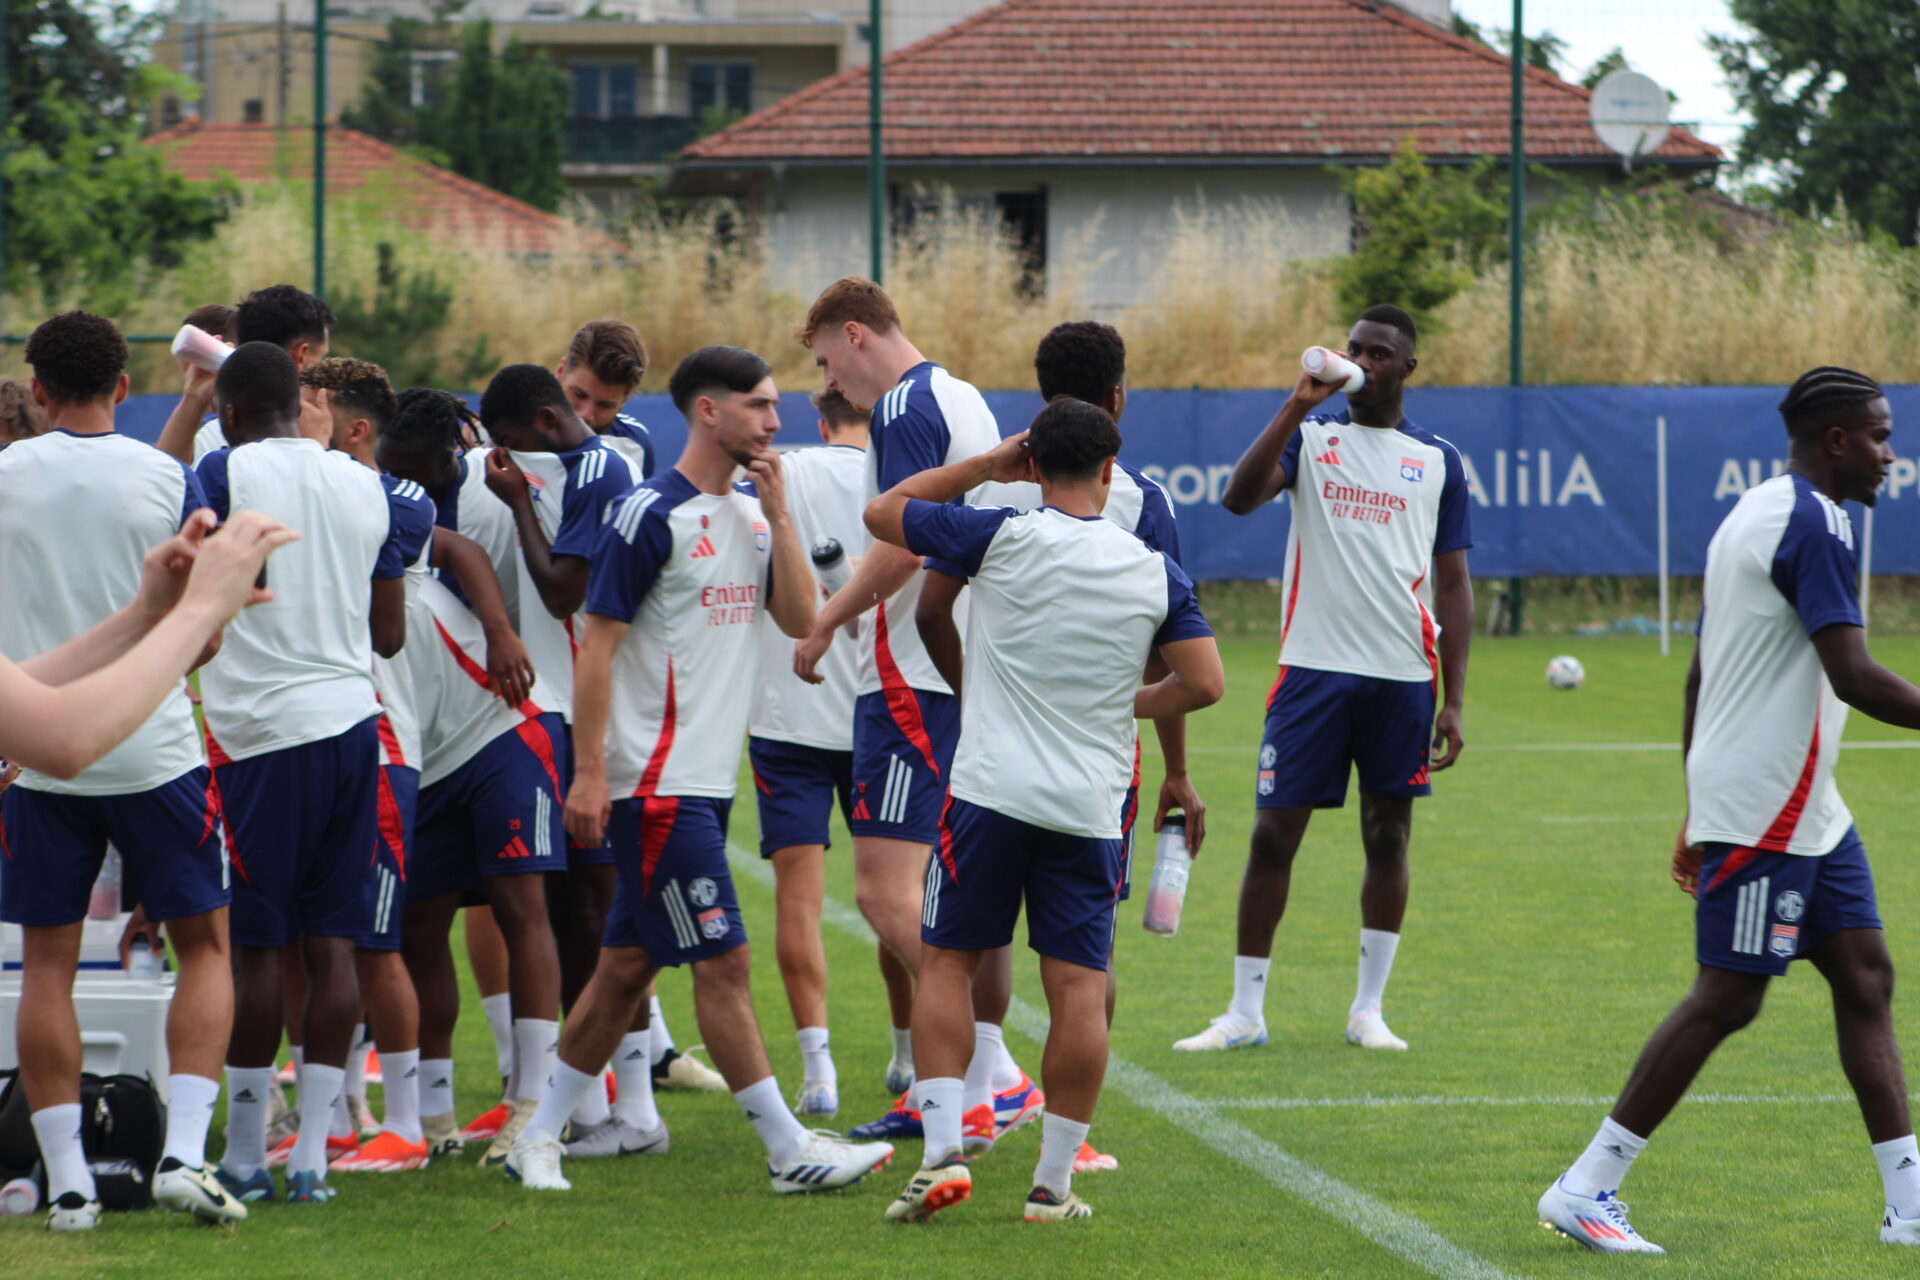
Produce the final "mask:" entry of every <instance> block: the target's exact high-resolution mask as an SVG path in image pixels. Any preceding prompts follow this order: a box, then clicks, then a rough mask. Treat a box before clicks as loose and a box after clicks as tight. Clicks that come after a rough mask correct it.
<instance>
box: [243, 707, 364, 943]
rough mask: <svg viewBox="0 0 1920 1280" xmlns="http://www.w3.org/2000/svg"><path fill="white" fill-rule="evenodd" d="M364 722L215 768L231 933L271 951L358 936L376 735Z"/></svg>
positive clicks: (362, 926)
mask: <svg viewBox="0 0 1920 1280" xmlns="http://www.w3.org/2000/svg"><path fill="white" fill-rule="evenodd" d="M378 719H379V717H377V716H369V717H368V718H367V719H365V720H362V721H361V722H360V723H359V724H357V725H355V726H353V728H351V729H349V730H347V731H346V732H345V733H343V734H341V735H339V736H338V737H334V738H325V739H322V740H321V741H319V742H309V743H305V744H303V745H301V746H297V747H288V748H286V749H285V750H284V751H269V752H267V753H266V754H265V755H258V756H253V757H251V758H249V759H246V760H235V761H231V762H229V763H226V764H219V765H215V766H214V770H213V777H214V781H215V782H216V783H218V784H219V787H220V805H221V812H222V813H223V814H224V815H225V817H226V824H227V854H228V856H229V857H230V858H231V859H232V861H233V917H232V926H231V928H232V934H233V941H234V942H235V944H237V945H239V946H243V947H278V946H284V945H285V944H286V943H289V942H291V941H293V940H294V939H295V938H297V937H299V936H300V935H302V934H307V933H311V934H316V935H318V936H320V937H324V938H358V937H360V936H361V935H362V934H364V933H366V932H367V931H368V928H369V926H370V925H371V923H372V921H373V899H374V862H373V842H374V838H375V836H376V835H377V834H378V831H379V794H380V754H381V753H380V736H379V733H378V731H377V730H376V729H375V727H374V726H375V722H376V721H377V720H378Z"/></svg>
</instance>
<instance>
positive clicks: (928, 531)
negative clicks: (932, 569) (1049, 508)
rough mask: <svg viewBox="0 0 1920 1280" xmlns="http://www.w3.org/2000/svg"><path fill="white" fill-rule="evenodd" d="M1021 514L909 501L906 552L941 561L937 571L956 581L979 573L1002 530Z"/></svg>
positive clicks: (1008, 509) (1001, 509)
mask: <svg viewBox="0 0 1920 1280" xmlns="http://www.w3.org/2000/svg"><path fill="white" fill-rule="evenodd" d="M1019 514H1020V513H1019V512H1017V511H1015V510H1014V509H1013V508H1012V507H965V506H960V505H958V504H957V503H950V502H946V503H943V502H922V501H920V499H918V498H909V499H907V509H906V511H905V513H904V514H903V515H902V516H901V519H900V523H901V527H902V528H903V529H904V530H905V532H906V535H907V550H909V551H911V552H913V554H915V555H917V556H929V557H932V558H933V559H935V560H937V561H940V562H941V563H940V564H938V565H937V566H936V567H937V568H938V569H939V570H940V572H942V573H946V574H951V575H952V576H954V577H956V578H971V577H972V576H973V575H974V574H976V573H979V572H980V561H981V559H982V558H983V557H985V556H986V554H987V548H988V547H990V546H992V545H993V536H994V535H995V534H996V533H999V532H1000V526H1001V525H1003V524H1005V523H1006V522H1007V521H1009V520H1011V519H1012V518H1013V517H1014V516H1016V515H1019Z"/></svg>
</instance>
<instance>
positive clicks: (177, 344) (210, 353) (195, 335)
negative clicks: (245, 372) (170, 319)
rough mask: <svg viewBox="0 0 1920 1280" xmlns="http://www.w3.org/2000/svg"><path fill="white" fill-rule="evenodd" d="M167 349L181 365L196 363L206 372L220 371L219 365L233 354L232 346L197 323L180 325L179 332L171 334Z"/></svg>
mask: <svg viewBox="0 0 1920 1280" xmlns="http://www.w3.org/2000/svg"><path fill="white" fill-rule="evenodd" d="M169 350H171V351H172V352H173V358H174V359H176V360H178V361H179V362H180V363H181V364H182V365H189V364H191V365H197V366H198V367H200V368H202V369H205V370H206V371H207V372H208V373H218V372H220V366H221V365H223V364H225V363H226V362H227V357H228V356H230V355H232V354H233V348H232V347H230V346H228V345H227V344H226V342H225V341H224V340H222V339H220V338H216V337H214V336H213V335H212V334H210V333H208V332H207V331H206V330H205V329H202V328H201V327H200V326H199V325H197V324H183V325H181V326H180V332H178V333H176V334H174V335H173V343H172V345H171V346H170V347H169Z"/></svg>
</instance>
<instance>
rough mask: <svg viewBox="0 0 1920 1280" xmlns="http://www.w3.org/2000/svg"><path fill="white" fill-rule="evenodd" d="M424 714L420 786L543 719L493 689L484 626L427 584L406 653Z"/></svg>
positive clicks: (436, 585) (447, 592)
mask: <svg viewBox="0 0 1920 1280" xmlns="http://www.w3.org/2000/svg"><path fill="white" fill-rule="evenodd" d="M402 656H404V657H405V658H407V660H408V662H407V665H408V668H409V669H410V671H411V672H412V674H413V682H414V690H415V693H416V696H417V698H418V705H419V707H420V711H421V716H422V721H423V723H422V733H421V750H422V760H421V765H420V785H421V786H423V787H430V786H432V785H433V784H434V783H436V782H440V781H442V780H444V779H445V778H447V777H448V776H449V775H450V774H452V773H453V772H454V771H455V770H457V769H459V768H460V766H461V765H464V764H466V763H467V761H469V760H471V759H473V758H474V757H475V756H477V755H479V754H480V752H481V750H482V749H483V748H484V747H486V745H487V744H488V743H490V742H492V741H493V740H494V739H495V738H498V737H499V736H500V735H501V734H503V733H511V732H513V731H514V730H516V729H518V728H519V727H520V726H521V725H522V724H524V723H526V722H527V721H528V720H529V719H531V718H533V717H534V716H537V715H538V714H539V710H540V709H539V708H538V707H536V706H532V705H531V704H528V705H523V706H521V707H514V706H511V705H510V704H508V703H506V702H503V701H501V699H500V698H499V697H497V696H496V695H495V694H494V692H493V690H492V689H491V688H490V687H489V686H488V683H487V640H486V635H485V633H484V632H483V631H482V630H481V627H480V620H479V619H478V618H476V617H474V616H473V614H472V612H471V611H470V610H469V609H468V608H467V606H466V605H465V604H464V603H462V602H461V600H460V598H459V597H458V596H456V595H454V593H453V591H452V589H451V588H449V587H448V586H446V584H444V583H442V582H440V581H438V580H436V579H428V580H427V581H426V582H425V583H423V584H422V585H421V587H420V594H419V596H418V598H416V599H415V601H414V602H413V605H412V607H411V609H410V610H409V612H408V615H407V647H406V649H405V650H403V651H402Z"/></svg>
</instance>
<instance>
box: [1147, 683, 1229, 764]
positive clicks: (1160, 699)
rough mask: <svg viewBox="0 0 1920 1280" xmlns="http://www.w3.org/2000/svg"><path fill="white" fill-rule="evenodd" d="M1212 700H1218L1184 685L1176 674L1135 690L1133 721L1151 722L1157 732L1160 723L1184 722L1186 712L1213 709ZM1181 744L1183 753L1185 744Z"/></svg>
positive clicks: (1186, 684)
mask: <svg viewBox="0 0 1920 1280" xmlns="http://www.w3.org/2000/svg"><path fill="white" fill-rule="evenodd" d="M1215 701H1217V698H1214V697H1208V696H1207V693H1206V691H1205V690H1202V689H1198V688H1196V687H1195V686H1193V685H1191V684H1189V683H1187V682H1186V681H1185V680H1182V679H1181V678H1180V675H1179V673H1178V672H1175V673H1173V674H1171V675H1169V676H1167V678H1166V679H1164V680H1156V681H1154V682H1153V683H1152V684H1143V685H1141V686H1140V687H1139V688H1138V689H1136V690H1135V691H1134V694H1133V718H1134V719H1136V720H1151V721H1153V723H1154V728H1155V730H1156V731H1157V730H1158V729H1159V727H1160V722H1161V721H1162V720H1180V721H1181V722H1182V723H1184V722H1185V717H1186V714H1187V713H1188V712H1189V711H1198V710H1200V709H1201V708H1203V707H1208V706H1212V705H1213V703H1214V702H1215ZM1162 741H1163V742H1164V741H1165V740H1164V739H1162ZM1181 745H1182V748H1183V750H1184V747H1185V743H1182V744H1181Z"/></svg>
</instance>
